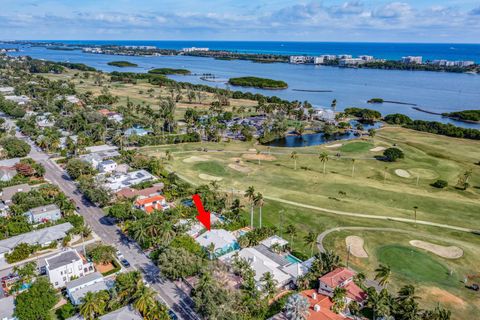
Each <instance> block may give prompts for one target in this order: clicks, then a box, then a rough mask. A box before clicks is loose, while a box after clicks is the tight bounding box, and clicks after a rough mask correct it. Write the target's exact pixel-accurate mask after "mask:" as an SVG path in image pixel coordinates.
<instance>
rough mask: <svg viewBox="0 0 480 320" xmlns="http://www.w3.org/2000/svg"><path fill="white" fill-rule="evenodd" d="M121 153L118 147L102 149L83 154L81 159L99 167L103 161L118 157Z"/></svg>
mask: <svg viewBox="0 0 480 320" xmlns="http://www.w3.org/2000/svg"><path fill="white" fill-rule="evenodd" d="M89 148H94V147H89ZM115 148H116V147H115ZM93 150H96V149H93ZM119 155H120V153H119V152H118V151H117V150H116V149H111V150H101V151H94V152H91V153H88V154H84V155H81V156H80V159H81V160H83V161H85V162H87V163H89V164H90V165H91V166H92V168H94V169H98V165H99V164H100V163H101V162H102V161H104V160H108V159H112V158H115V157H118V156H119Z"/></svg>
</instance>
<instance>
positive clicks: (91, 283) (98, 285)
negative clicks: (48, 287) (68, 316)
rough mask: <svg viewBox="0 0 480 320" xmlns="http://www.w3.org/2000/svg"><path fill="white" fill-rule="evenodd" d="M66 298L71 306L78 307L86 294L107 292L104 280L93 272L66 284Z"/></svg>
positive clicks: (99, 274) (98, 273)
mask: <svg viewBox="0 0 480 320" xmlns="http://www.w3.org/2000/svg"><path fill="white" fill-rule="evenodd" d="M66 287H67V296H68V298H69V299H70V301H71V302H72V304H73V305H76V306H78V305H80V304H81V303H82V300H83V298H84V297H85V295H86V294H87V292H92V293H95V292H99V291H102V290H108V287H107V284H106V283H105V279H104V278H103V276H102V274H101V273H100V272H93V273H90V274H88V275H86V276H83V277H80V278H78V279H75V280H73V281H70V282H68V283H67V284H66Z"/></svg>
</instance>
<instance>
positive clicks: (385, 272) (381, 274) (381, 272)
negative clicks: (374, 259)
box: [375, 264, 392, 287]
mask: <svg viewBox="0 0 480 320" xmlns="http://www.w3.org/2000/svg"><path fill="white" fill-rule="evenodd" d="M375 272H376V274H375V280H379V281H378V283H380V285H382V286H383V287H387V286H388V283H389V282H390V277H391V276H392V270H391V269H390V266H388V265H384V264H380V265H379V266H378V268H377V269H375Z"/></svg>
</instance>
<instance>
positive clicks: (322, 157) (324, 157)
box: [318, 151, 328, 175]
mask: <svg viewBox="0 0 480 320" xmlns="http://www.w3.org/2000/svg"><path fill="white" fill-rule="evenodd" d="M318 158H319V159H320V161H321V162H322V163H323V175H325V169H326V166H327V162H328V153H326V152H325V151H324V152H322V153H320V155H319V156H318Z"/></svg>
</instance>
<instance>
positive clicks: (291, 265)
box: [220, 244, 308, 288]
mask: <svg viewBox="0 0 480 320" xmlns="http://www.w3.org/2000/svg"><path fill="white" fill-rule="evenodd" d="M233 257H234V255H233V254H232V253H231V254H229V255H227V256H225V257H224V258H220V260H222V261H224V262H226V263H227V264H231V263H232V261H233ZM238 257H239V258H241V259H245V260H246V261H247V262H248V263H249V264H250V267H251V268H252V269H253V271H255V277H254V278H255V281H256V283H257V286H258V287H259V288H260V287H261V281H260V279H261V278H262V276H263V275H264V274H265V273H267V272H269V273H270V274H271V275H272V276H273V278H274V279H275V280H276V281H277V287H278V288H290V287H294V286H295V282H296V280H297V278H299V277H301V276H303V275H304V274H306V273H307V272H308V268H307V266H306V265H304V264H303V263H301V262H298V261H295V260H294V259H292V258H290V257H288V256H283V255H280V254H277V253H275V252H273V251H272V250H271V249H270V248H268V247H267V246H265V245H263V244H260V245H257V246H255V247H249V248H244V249H242V250H240V251H238Z"/></svg>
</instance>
